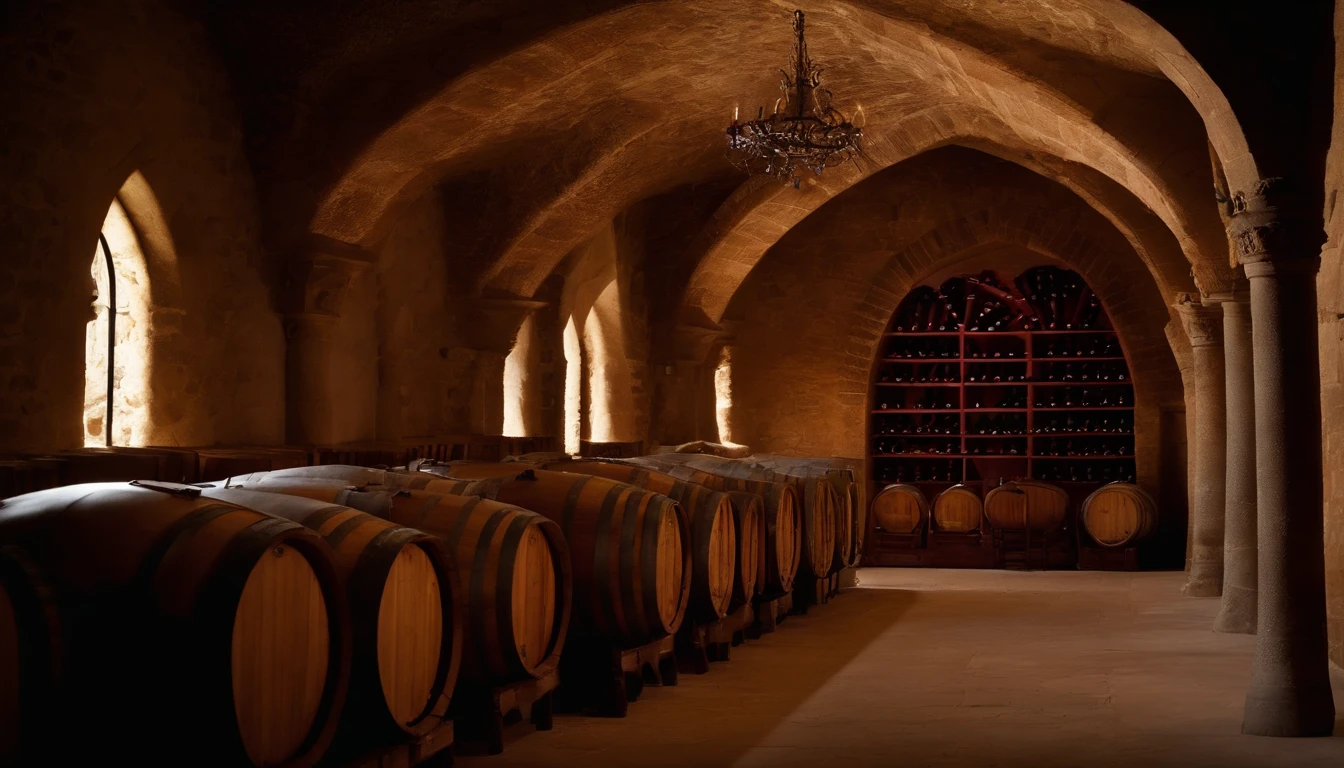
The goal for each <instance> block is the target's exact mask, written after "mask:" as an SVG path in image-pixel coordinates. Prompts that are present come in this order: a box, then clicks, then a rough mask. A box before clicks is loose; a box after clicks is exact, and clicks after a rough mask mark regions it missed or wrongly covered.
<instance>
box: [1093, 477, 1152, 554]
mask: <svg viewBox="0 0 1344 768" xmlns="http://www.w3.org/2000/svg"><path fill="white" fill-rule="evenodd" d="M1081 517H1082V523H1083V528H1084V529H1085V530H1086V531H1087V533H1088V535H1089V536H1091V537H1092V539H1093V541H1095V542H1097V543H1098V544H1100V545H1101V546H1103V547H1126V546H1131V545H1133V544H1134V543H1136V542H1138V541H1140V540H1142V539H1144V538H1146V537H1147V536H1149V535H1151V534H1152V533H1153V531H1155V530H1157V502H1156V501H1154V500H1153V497H1152V496H1149V495H1148V492H1147V491H1144V490H1143V489H1142V488H1140V487H1139V486H1137V485H1133V484H1131V483H1108V484H1106V485H1103V486H1102V487H1100V488H1098V489H1097V490H1095V491H1093V492H1092V493H1091V494H1089V495H1088V497H1087V499H1086V500H1084V501H1083V509H1082V514H1081Z"/></svg>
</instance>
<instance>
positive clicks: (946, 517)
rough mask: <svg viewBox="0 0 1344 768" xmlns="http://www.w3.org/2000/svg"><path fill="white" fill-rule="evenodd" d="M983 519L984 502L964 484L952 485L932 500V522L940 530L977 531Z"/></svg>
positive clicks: (952, 531)
mask: <svg viewBox="0 0 1344 768" xmlns="http://www.w3.org/2000/svg"><path fill="white" fill-rule="evenodd" d="M983 519H984V504H983V503H981V501H980V495H979V494H978V493H976V492H975V491H973V490H971V489H970V488H967V487H966V486H964V485H954V486H952V487H951V488H948V489H947V490H945V491H943V492H942V493H940V494H938V498H936V499H934V500H933V524H934V525H935V526H937V528H938V530H940V531H947V532H949V533H967V532H969V531H978V530H980V525H981V521H982V520H983Z"/></svg>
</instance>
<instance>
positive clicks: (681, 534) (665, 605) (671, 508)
mask: <svg viewBox="0 0 1344 768" xmlns="http://www.w3.org/2000/svg"><path fill="white" fill-rule="evenodd" d="M450 471H451V470H450V469H449V468H448V467H443V466H438V467H425V468H422V469H421V470H420V472H421V474H424V473H432V474H438V475H440V476H443V475H449V473H450ZM450 476H451V475H450ZM447 482H449V483H450V486H449V489H447V490H448V492H450V493H453V492H455V493H464V492H471V490H470V489H471V488H472V487H474V486H475V484H476V482H475V481H471V480H457V481H447ZM485 482H486V483H489V484H491V494H492V498H494V499H495V500H498V501H501V502H504V503H506V504H516V505H517V506H520V507H523V508H524V509H530V510H533V511H534V512H538V513H540V514H542V515H544V516H546V517H548V518H550V519H551V520H553V521H555V522H556V523H559V525H560V528H561V530H562V531H563V532H564V534H565V540H566V541H567V542H569V549H570V556H571V564H572V567H573V573H574V608H575V611H574V614H575V616H574V628H573V629H574V631H575V634H583V635H586V636H590V637H598V638H602V639H603V640H604V641H605V642H610V643H611V644H613V645H615V646H617V647H627V648H633V647H638V646H643V645H647V644H649V643H651V642H653V641H655V640H659V639H661V638H663V637H666V636H667V635H669V634H673V633H675V632H676V631H677V629H678V628H680V627H681V623H682V620H683V619H684V618H685V615H686V610H687V602H688V600H689V597H690V592H691V576H692V570H693V568H692V561H691V552H692V549H693V547H694V546H695V545H694V544H693V543H692V538H691V530H690V523H689V520H688V517H687V514H686V513H685V512H684V511H683V510H682V508H681V505H679V504H677V502H675V501H673V500H672V499H670V498H668V497H666V496H664V495H662V494H658V493H653V492H651V491H646V490H644V489H642V488H638V487H636V486H633V485H628V484H626V483H620V482H616V481H614V480H608V479H606V478H604V477H595V476H592V475H576V474H571V473H568V472H550V471H547V470H525V471H524V472H523V473H522V474H519V475H514V476H505V477H495V478H493V479H491V480H487V481H485ZM452 489H456V490H452ZM728 525H729V526H731V525H732V523H731V520H729V521H728ZM730 530H731V529H730ZM730 555H731V549H729V550H728V551H727V553H726V556H730ZM727 578H728V579H729V584H731V578H732V571H731V567H730V568H729V570H728V574H727Z"/></svg>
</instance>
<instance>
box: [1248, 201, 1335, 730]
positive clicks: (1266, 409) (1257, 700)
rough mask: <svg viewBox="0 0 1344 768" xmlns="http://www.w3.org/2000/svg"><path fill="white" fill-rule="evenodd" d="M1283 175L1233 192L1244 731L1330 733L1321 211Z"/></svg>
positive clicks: (1332, 712)
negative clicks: (1242, 438) (1250, 592)
mask: <svg viewBox="0 0 1344 768" xmlns="http://www.w3.org/2000/svg"><path fill="white" fill-rule="evenodd" d="M1283 187H1284V185H1283V182H1282V180H1279V179H1265V180H1261V181H1260V182H1259V183H1258V184H1257V185H1256V188H1255V189H1254V191H1253V192H1252V193H1251V194H1249V195H1246V194H1244V193H1240V192H1239V193H1237V194H1236V195H1235V196H1234V198H1233V208H1232V212H1233V215H1232V219H1231V222H1230V224H1229V225H1228V236H1229V239H1230V240H1231V242H1232V243H1233V245H1234V252H1235V254H1236V257H1237V259H1238V261H1240V262H1241V263H1242V265H1244V266H1245V269H1246V276H1247V277H1248V278H1250V283H1251V318H1252V323H1251V327H1252V340H1253V346H1254V355H1255V427H1256V456H1255V461H1256V501H1257V519H1258V526H1257V527H1258V532H1259V552H1258V560H1259V563H1258V570H1259V581H1258V589H1259V599H1258V601H1257V613H1258V619H1259V626H1258V632H1257V637H1256V648H1255V660H1254V662H1253V665H1252V668H1251V685H1250V689H1249V690H1248V691H1247V693H1246V712H1245V717H1244V719H1243V720H1242V726H1241V729H1242V732H1243V733H1249V734H1255V735H1258V736H1329V735H1330V734H1331V732H1332V731H1333V730H1334V727H1335V707H1334V701H1333V699H1332V697H1331V693H1330V676H1329V674H1330V673H1329V661H1328V655H1327V654H1328V646H1327V639H1326V612H1325V541H1324V539H1325V537H1324V532H1323V527H1324V522H1323V510H1322V505H1323V501H1322V494H1323V482H1322V474H1321V386H1320V384H1321V380H1320V368H1319V358H1320V353H1319V349H1318V348H1317V318H1316V272H1317V270H1318V269H1319V268H1320V257H1319V255H1318V253H1319V246H1320V239H1321V234H1322V233H1321V232H1320V229H1321V223H1320V213H1319V211H1315V212H1312V211H1311V210H1309V208H1308V207H1307V206H1303V205H1295V204H1293V202H1292V196H1291V193H1290V192H1287V191H1286V190H1285V189H1284V188H1283Z"/></svg>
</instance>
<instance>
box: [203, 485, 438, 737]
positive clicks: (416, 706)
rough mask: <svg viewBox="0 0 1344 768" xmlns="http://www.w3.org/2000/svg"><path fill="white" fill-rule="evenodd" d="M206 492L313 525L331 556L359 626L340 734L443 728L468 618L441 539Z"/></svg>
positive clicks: (253, 495)
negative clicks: (464, 621)
mask: <svg viewBox="0 0 1344 768" xmlns="http://www.w3.org/2000/svg"><path fill="white" fill-rule="evenodd" d="M203 495H204V496H206V497H208V498H212V499H219V500H221V501H227V502H229V503H230V504H237V505H238V506H240V507H247V508H248V509H255V510H257V511H259V512H265V513H267V514H270V515H275V516H276V517H282V518H284V519H286V520H292V521H294V522H296V523H298V524H300V525H303V526H306V527H308V528H311V529H312V530H314V531H317V532H318V533H319V534H321V535H322V537H323V538H324V539H326V541H327V544H329V545H331V548H332V550H334V551H335V553H336V554H335V560H336V568H337V571H338V572H339V573H340V575H341V578H342V580H343V581H344V582H345V585H346V598H347V601H348V604H349V606H350V620H351V622H352V624H353V627H354V646H353V654H354V656H353V662H352V667H351V671H350V675H351V686H350V705H349V706H347V707H346V717H345V719H346V723H347V725H346V726H345V727H344V728H343V730H347V729H348V730H350V731H360V732H362V733H361V736H364V735H366V734H367V735H368V736H369V737H370V738H375V739H376V738H377V736H375V735H374V734H383V733H387V734H392V733H404V734H411V735H416V736H418V735H422V734H425V733H428V732H429V731H431V730H433V729H434V728H436V727H438V726H439V725H440V724H441V723H442V722H443V720H444V718H445V717H446V716H447V714H448V705H449V703H450V701H451V699H452V693H453V686H454V685H455V684H456V683H457V675H458V669H459V666H460V664H461V660H462V623H463V615H462V604H461V602H462V598H461V588H460V586H459V582H458V574H457V568H456V566H455V564H454V563H453V558H452V555H451V554H449V551H448V548H447V546H445V545H444V543H443V541H442V540H440V539H439V538H438V537H436V536H431V535H429V534H427V533H423V532H421V531H417V530H415V529H414V528H403V527H401V526H399V525H395V524H393V523H389V522H387V521H386V520H380V519H379V518H377V517H374V516H373V515H369V514H365V513H363V512H360V511H358V510H355V509H351V508H350V507H346V506H341V505H338V504H330V503H326V502H322V501H314V500H312V499H306V498H302V497H299V496H289V495H285V494H279V493H263V492H261V491H255V490H245V489H241V488H227V489H226V488H213V489H209V490H206V491H205V492H204V494H203Z"/></svg>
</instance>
